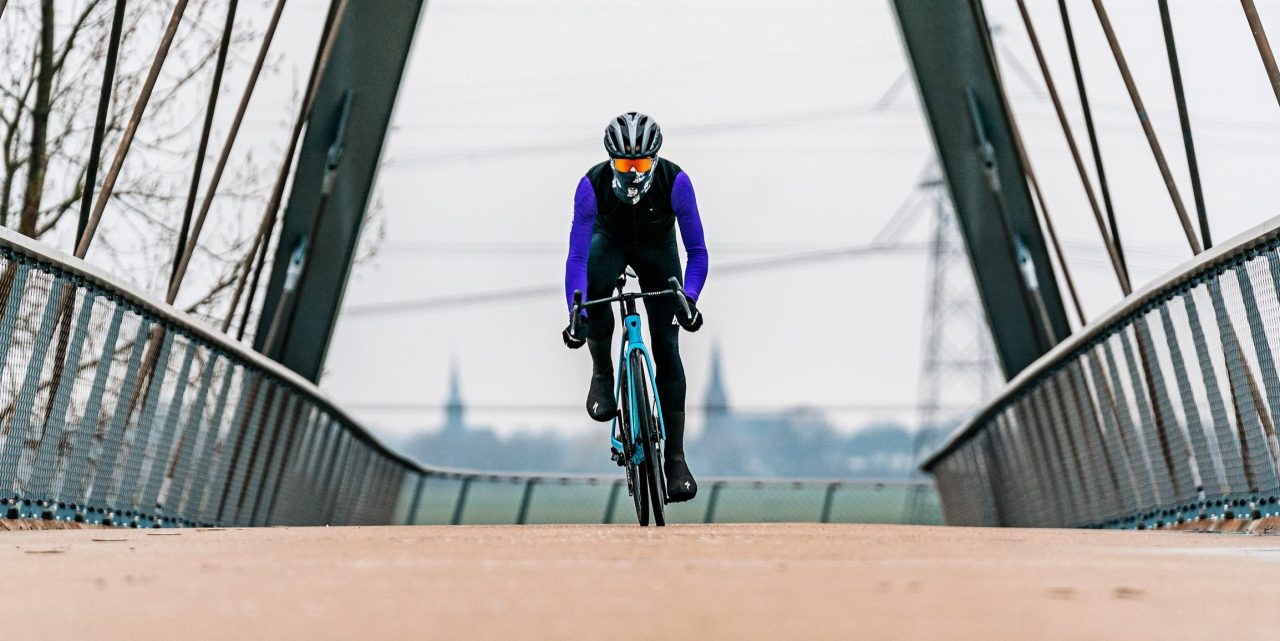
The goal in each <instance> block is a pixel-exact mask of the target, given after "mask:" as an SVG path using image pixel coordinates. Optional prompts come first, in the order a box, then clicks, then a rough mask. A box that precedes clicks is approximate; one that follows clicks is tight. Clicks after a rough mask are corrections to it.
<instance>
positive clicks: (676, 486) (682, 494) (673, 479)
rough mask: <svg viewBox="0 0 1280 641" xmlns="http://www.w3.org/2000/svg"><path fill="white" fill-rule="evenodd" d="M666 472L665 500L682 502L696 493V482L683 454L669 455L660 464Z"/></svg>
mask: <svg viewBox="0 0 1280 641" xmlns="http://www.w3.org/2000/svg"><path fill="white" fill-rule="evenodd" d="M662 466H663V467H664V468H666V470H665V471H666V473H667V501H668V502H670V503H682V502H684V501H688V500H689V499H692V498H693V497H695V496H697V495H698V482H697V481H695V480H693V473H692V472H690V471H689V466H688V465H687V464H686V463H685V462H684V457H683V456H671V457H668V458H667V460H666V461H665V462H664V463H663V465H662Z"/></svg>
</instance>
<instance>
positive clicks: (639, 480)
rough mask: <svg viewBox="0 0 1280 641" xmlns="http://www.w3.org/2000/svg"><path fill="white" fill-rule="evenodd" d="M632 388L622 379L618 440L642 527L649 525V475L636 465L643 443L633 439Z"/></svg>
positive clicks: (635, 417)
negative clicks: (629, 392) (630, 390)
mask: <svg viewBox="0 0 1280 641" xmlns="http://www.w3.org/2000/svg"><path fill="white" fill-rule="evenodd" d="M629 386H630V377H629V376H624V377H623V379H622V388H621V389H622V393H621V394H620V395H619V399H618V408H619V410H620V411H619V413H618V417H619V418H618V440H619V441H621V442H622V456H623V462H624V469H625V470H626V473H627V492H628V493H629V494H631V499H632V502H633V503H635V507H636V521H638V522H639V523H640V525H641V526H646V525H649V482H648V473H647V471H646V470H645V464H644V463H641V464H639V465H636V463H635V452H636V448H639V447H642V446H643V443H636V442H635V439H633V438H632V437H631V433H632V432H631V425H632V422H633V421H635V420H636V419H637V418H638V417H637V416H632V415H631V400H630V395H629V394H628V392H627V390H628V389H629Z"/></svg>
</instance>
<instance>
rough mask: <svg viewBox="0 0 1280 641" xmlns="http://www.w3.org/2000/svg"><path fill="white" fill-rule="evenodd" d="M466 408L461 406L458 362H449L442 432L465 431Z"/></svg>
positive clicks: (455, 432)
mask: <svg viewBox="0 0 1280 641" xmlns="http://www.w3.org/2000/svg"><path fill="white" fill-rule="evenodd" d="M465 412H466V407H465V406H464V405H463V404H462V384H461V382H460V380H459V375H458V361H457V360H456V359H453V360H450V361H449V399H448V400H447V401H445V406H444V431H445V433H446V434H457V433H460V432H463V431H466V429H467V422H466V416H465Z"/></svg>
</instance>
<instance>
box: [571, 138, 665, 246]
mask: <svg viewBox="0 0 1280 641" xmlns="http://www.w3.org/2000/svg"><path fill="white" fill-rule="evenodd" d="M652 171H653V172H654V174H653V184H652V185H650V186H649V191H647V192H645V194H644V196H641V197H640V202H638V203H636V204H634V205H632V204H630V203H627V202H623V201H622V200H621V199H619V198H618V196H617V194H615V193H613V168H612V167H610V163H608V162H602V163H600V164H598V165H596V166H594V167H592V168H591V169H590V170H588V171H587V179H588V180H590V181H591V186H592V188H593V189H595V192H596V227H597V228H599V229H602V230H604V231H605V232H606V233H607V234H609V236H610V237H612V238H614V239H615V240H618V241H622V242H632V243H635V242H651V241H655V240H661V239H663V238H666V237H667V236H668V235H670V234H671V233H672V231H673V230H675V225H676V212H675V210H674V209H672V207H671V187H672V186H673V185H674V184H675V181H676V176H678V175H680V166H679V165H677V164H675V163H673V162H671V161H669V160H667V159H665V158H658V162H656V163H655V164H654V167H653V169H652Z"/></svg>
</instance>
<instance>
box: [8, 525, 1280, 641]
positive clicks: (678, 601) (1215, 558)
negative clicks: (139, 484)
mask: <svg viewBox="0 0 1280 641" xmlns="http://www.w3.org/2000/svg"><path fill="white" fill-rule="evenodd" d="M0 567H3V568H4V575H5V580H4V582H3V587H2V588H0V599H2V600H0V602H3V603H5V604H6V605H7V606H8V607H7V608H6V612H7V614H8V616H7V617H6V618H7V620H8V621H7V623H8V625H9V632H10V634H15V635H22V636H23V637H26V638H60V639H68V638H71V639H81V638H86V639H87V638H94V639H130V640H136V639H351V640H362V639H503V640H517V639H518V640H534V639H606V640H612V639H647V640H652V641H665V640H670V639H698V640H717V639H733V640H741V639H870V640H877V639H886V640H891V639H910V640H922V641H923V640H929V641H949V640H955V639H975V640H995V639H1010V640H1017V641H1031V640H1035V639H1134V638H1150V639H1161V640H1162V641H1169V640H1175V639H1195V640H1197V641H1201V640H1204V639H1211V638H1227V637H1229V638H1232V639H1236V640H1239V639H1271V638H1275V635H1276V634H1277V632H1276V628H1277V623H1280V608H1278V607H1277V603H1280V540H1277V539H1274V538H1270V537H1251V536H1245V535H1238V534H1197V533H1185V532H1085V531H1064V530H978V529H963V528H927V527H900V526H849V525H826V526H822V525H708V526H680V527H669V528H665V529H653V528H650V529H641V528H638V527H635V526H527V527H505V526H504V527H418V528H412V527H381V528H271V529H227V530H216V529H215V530H161V531H145V530H144V531H138V530H66V531H44V532H40V531H33V532H3V533H0Z"/></svg>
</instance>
